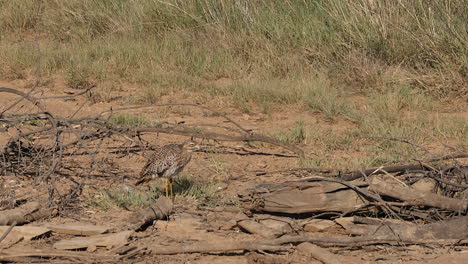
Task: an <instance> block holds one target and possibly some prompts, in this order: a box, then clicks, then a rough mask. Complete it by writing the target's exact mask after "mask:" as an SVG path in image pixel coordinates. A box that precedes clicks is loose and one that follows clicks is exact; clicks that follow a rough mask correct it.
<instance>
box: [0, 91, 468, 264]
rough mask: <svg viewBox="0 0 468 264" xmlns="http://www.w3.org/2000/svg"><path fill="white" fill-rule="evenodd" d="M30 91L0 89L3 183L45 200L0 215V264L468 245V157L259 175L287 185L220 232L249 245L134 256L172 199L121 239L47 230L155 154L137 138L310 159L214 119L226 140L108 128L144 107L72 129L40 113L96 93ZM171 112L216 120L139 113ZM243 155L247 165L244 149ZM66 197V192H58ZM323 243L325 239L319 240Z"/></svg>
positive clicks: (169, 127) (262, 188)
mask: <svg viewBox="0 0 468 264" xmlns="http://www.w3.org/2000/svg"><path fill="white" fill-rule="evenodd" d="M34 89H35V88H33V89H32V90H31V91H30V92H29V93H23V92H21V91H18V90H15V89H10V88H1V87H0V93H8V94H13V95H16V96H17V97H18V99H17V100H16V101H13V102H12V104H11V105H10V106H7V107H4V108H3V110H2V112H0V144H2V145H0V177H2V176H3V175H6V174H15V175H16V176H18V177H26V178H29V179H31V178H32V179H34V181H35V182H39V183H41V184H39V185H38V186H39V187H38V188H39V189H40V191H42V194H43V195H42V196H40V197H39V196H37V197H36V196H35V197H21V199H16V200H15V201H13V204H15V206H14V208H9V209H5V210H1V211H0V262H2V261H11V262H15V261H23V262H24V261H36V260H39V259H42V260H47V261H51V260H59V261H62V260H65V259H66V260H70V261H74V260H80V261H83V260H86V261H89V262H104V261H110V262H113V261H118V260H122V259H132V258H137V257H139V256H144V255H148V254H153V255H171V254H186V253H223V252H237V251H259V252H265V251H269V252H284V251H291V250H298V251H302V252H305V254H309V255H312V256H313V257H314V258H316V259H318V260H320V261H322V262H323V263H341V262H343V259H342V257H341V256H339V255H337V254H335V253H332V250H328V249H325V247H330V248H336V247H346V248H356V247H363V246H369V245H377V244H386V245H394V246H404V245H411V244H415V245H432V246H447V245H450V246H452V247H454V246H466V245H467V244H468V216H467V211H468V184H467V179H468V165H466V164H464V163H462V162H461V161H460V160H459V159H461V158H467V157H468V154H466V153H458V154H453V155H448V156H443V157H434V158H432V159H429V160H420V161H415V162H414V163H412V164H403V165H396V166H389V167H379V168H369V169H363V170H357V171H346V170H339V169H319V168H300V169H290V170H285V171H273V172H258V173H257V175H265V174H279V175H281V177H282V178H283V179H285V180H284V182H281V183H278V182H272V183H268V182H265V183H260V184H257V185H256V186H254V187H253V188H251V189H245V190H243V191H242V192H240V193H239V195H238V199H239V201H240V207H241V208H242V210H243V212H244V214H242V216H241V217H239V218H233V219H228V220H226V221H225V223H224V227H220V229H222V230H226V231H228V232H229V231H232V230H239V231H242V232H244V233H247V234H252V235H251V239H246V240H223V241H197V242H184V243H179V244H177V245H164V246H161V245H157V246H151V245H150V246H141V245H139V244H138V240H139V238H141V236H140V235H139V233H140V232H141V231H145V230H146V229H147V227H148V226H151V225H153V223H154V222H155V221H165V220H167V219H168V218H169V216H170V215H171V213H172V212H173V204H172V202H171V201H170V200H169V199H166V198H160V199H158V200H157V201H155V202H154V203H153V204H152V205H151V206H149V207H148V208H146V209H144V210H142V211H140V212H136V213H134V214H133V215H132V216H131V217H130V218H128V219H127V221H126V222H127V223H128V225H126V226H122V227H119V228H111V227H108V226H96V225H90V224H82V223H78V224H75V225H51V224H47V223H46V222H47V221H46V220H44V219H47V218H51V217H55V216H57V215H67V214H68V213H69V212H70V211H73V210H79V209H80V208H79V200H80V199H79V198H80V195H81V191H82V189H83V186H84V185H86V184H87V181H88V180H90V179H93V178H96V177H108V178H109V179H112V178H118V177H119V176H118V175H119V174H120V173H121V170H119V168H118V166H116V165H115V164H112V163H111V162H106V159H105V158H103V156H105V155H117V156H118V155H128V154H129V153H136V152H141V151H143V150H147V149H151V148H152V145H151V144H149V143H148V142H146V141H145V140H144V139H142V137H141V135H142V134H144V133H163V134H164V133H166V134H175V135H183V136H192V137H197V138H202V139H212V140H216V141H260V142H264V143H268V144H273V145H276V146H279V147H282V148H284V149H287V150H290V151H292V152H294V153H295V154H297V155H298V156H303V155H304V152H303V151H302V150H301V149H299V148H298V147H296V146H294V145H291V144H288V143H285V142H282V141H279V140H277V139H274V138H271V137H267V136H264V135H259V134H256V133H253V132H252V131H250V130H247V129H245V128H243V127H242V126H240V125H239V124H237V123H236V122H235V121H233V120H232V119H230V118H228V117H227V116H224V115H222V114H219V113H217V115H221V116H223V117H224V118H225V119H226V121H227V122H228V123H230V124H231V125H232V127H230V128H229V127H226V126H220V127H218V128H219V129H224V130H225V131H226V133H213V132H208V131H204V130H203V127H189V126H185V125H184V124H170V123H165V124H159V125H158V126H153V127H122V126H119V125H116V124H114V123H112V122H111V120H110V116H112V115H113V114H114V113H115V112H116V111H122V110H134V109H138V108H142V107H130V108H122V109H113V110H109V111H105V112H102V113H99V114H96V115H94V116H85V117H82V116H81V117H75V115H76V114H77V113H75V114H73V115H72V116H69V117H67V118H65V117H58V116H56V115H55V114H53V113H50V112H48V111H47V109H46V108H45V107H44V106H43V104H42V102H43V101H44V100H47V99H52V98H53V99H57V98H73V97H76V96H81V95H86V94H87V93H89V92H91V91H92V87H91V88H89V89H87V90H85V91H82V92H80V93H76V94H74V95H67V96H63V97H60V96H55V97H42V98H39V97H36V96H34ZM164 106H187V107H196V108H200V109H202V110H203V111H206V112H213V111H212V110H211V109H209V108H206V107H203V106H198V105H190V104H170V105H153V106H144V107H164ZM109 142H111V143H109ZM103 146H106V147H103ZM215 151H216V150H215ZM231 151H232V150H231ZM236 151H238V152H239V151H241V152H243V154H249V151H248V150H245V149H241V150H239V149H237V150H236ZM231 153H236V152H231ZM77 155H80V156H86V157H88V159H86V160H84V161H80V162H79V164H77V162H74V157H75V156H77ZM0 182H2V181H1V179H0ZM59 183H60V184H59ZM4 185H5V184H4V183H2V185H1V186H0V198H2V197H3V196H2V192H5V193H6V191H5V190H3V189H2V188H5V186H4ZM6 185H8V184H6ZM64 185H65V186H67V187H66V188H59V187H58V186H64ZM7 187H8V186H7ZM41 188H42V189H41ZM39 193H40V192H39ZM4 197H7V196H4ZM38 197H39V198H38ZM12 199H14V198H12ZM207 210H209V209H207ZM221 210H224V209H221ZM32 224H34V226H33V225H32ZM330 230H341V231H342V232H341V235H333V236H325V235H324V234H323V232H325V233H327V234H328V233H333V232H329V231H330ZM320 232H322V234H320V235H316V233H320ZM339 233H340V232H338V234H339ZM55 235H61V236H66V238H65V239H61V240H58V241H55V242H54V243H53V244H52V249H51V250H37V249H32V248H27V247H24V246H22V245H21V243H20V242H21V241H25V240H34V239H38V238H46V237H49V238H50V237H54V236H55ZM101 248H105V249H107V251H106V252H105V254H97V253H96V252H94V251H96V250H98V249H101ZM75 250H86V251H87V252H78V251H75ZM348 261H349V258H348Z"/></svg>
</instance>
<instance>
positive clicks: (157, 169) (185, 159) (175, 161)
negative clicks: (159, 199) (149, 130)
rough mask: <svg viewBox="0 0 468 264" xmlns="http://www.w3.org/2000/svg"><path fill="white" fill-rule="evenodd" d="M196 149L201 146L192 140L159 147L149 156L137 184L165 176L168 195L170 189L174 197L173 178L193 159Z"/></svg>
mask: <svg viewBox="0 0 468 264" xmlns="http://www.w3.org/2000/svg"><path fill="white" fill-rule="evenodd" d="M196 149H199V146H198V145H197V144H196V143H195V142H194V141H192V140H188V141H185V142H184V143H183V144H169V145H165V146H162V147H158V148H157V149H156V150H154V152H153V153H151V155H150V156H149V159H148V161H147V162H146V164H145V166H144V167H143V169H142V170H141V172H140V179H139V180H138V182H137V183H136V185H140V184H142V183H146V182H148V181H150V180H151V179H154V178H156V177H163V178H165V179H166V196H169V191H170V194H171V198H172V199H174V194H173V191H172V179H173V178H175V177H177V175H179V173H181V172H182V170H183V169H184V167H185V166H186V165H187V164H188V163H189V162H190V160H191V159H192V152H193V150H196Z"/></svg>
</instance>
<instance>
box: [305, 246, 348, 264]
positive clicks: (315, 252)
mask: <svg viewBox="0 0 468 264" xmlns="http://www.w3.org/2000/svg"><path fill="white" fill-rule="evenodd" d="M297 249H298V250H300V251H302V252H305V253H308V254H310V255H312V257H313V258H315V259H316V260H318V261H320V262H322V263H324V264H341V263H343V260H342V259H340V256H338V255H335V254H333V253H331V252H330V251H328V250H326V249H323V248H321V247H319V246H316V245H314V244H311V243H309V242H304V243H302V244H299V245H298V246H297Z"/></svg>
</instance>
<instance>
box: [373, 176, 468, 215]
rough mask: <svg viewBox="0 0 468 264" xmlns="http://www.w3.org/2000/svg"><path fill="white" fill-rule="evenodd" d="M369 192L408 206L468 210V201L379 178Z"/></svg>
mask: <svg viewBox="0 0 468 264" xmlns="http://www.w3.org/2000/svg"><path fill="white" fill-rule="evenodd" d="M369 190H371V191H375V192H377V193H379V194H381V195H386V196H390V197H394V198H397V199H399V200H402V201H405V203H406V204H408V205H416V206H421V205H423V206H432V207H437V208H442V209H447V210H451V211H455V212H466V211H467V209H468V201H463V200H460V199H455V198H449V197H445V196H442V195H438V194H435V193H428V192H421V191H418V190H416V189H414V188H411V187H404V186H402V185H401V184H399V183H395V182H390V181H384V180H383V179H381V178H379V177H374V178H372V179H371V184H370V186H369Z"/></svg>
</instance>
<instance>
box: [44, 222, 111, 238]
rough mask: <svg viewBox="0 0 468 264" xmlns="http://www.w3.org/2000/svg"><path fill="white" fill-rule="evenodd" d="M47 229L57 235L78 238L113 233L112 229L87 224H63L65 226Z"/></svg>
mask: <svg viewBox="0 0 468 264" xmlns="http://www.w3.org/2000/svg"><path fill="white" fill-rule="evenodd" d="M45 227H46V228H49V229H50V230H52V231H53V232H55V233H60V234H69V235H77V236H94V235H100V234H104V233H109V232H111V231H112V228H111V227H107V226H96V225H86V224H81V223H74V224H63V225H46V226H45Z"/></svg>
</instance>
